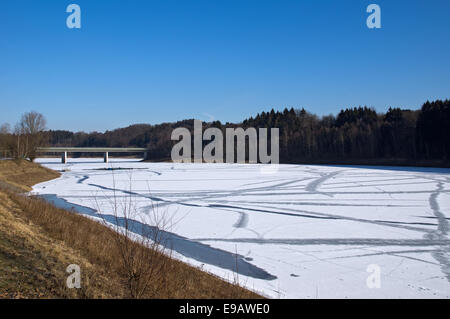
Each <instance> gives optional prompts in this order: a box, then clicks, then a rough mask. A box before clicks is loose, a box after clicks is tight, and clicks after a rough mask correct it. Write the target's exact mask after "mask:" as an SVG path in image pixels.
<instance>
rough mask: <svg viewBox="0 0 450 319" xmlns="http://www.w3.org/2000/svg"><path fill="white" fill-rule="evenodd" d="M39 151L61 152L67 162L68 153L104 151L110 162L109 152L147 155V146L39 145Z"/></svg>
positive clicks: (106, 158)
mask: <svg viewBox="0 0 450 319" xmlns="http://www.w3.org/2000/svg"><path fill="white" fill-rule="evenodd" d="M36 152H37V153H61V163H63V164H66V163H67V153H104V155H103V161H104V162H105V163H108V160H109V153H143V154H144V159H145V158H146V157H147V149H146V148H138V147H135V148H133V147H38V148H36Z"/></svg>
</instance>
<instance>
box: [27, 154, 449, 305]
mask: <svg viewBox="0 0 450 319" xmlns="http://www.w3.org/2000/svg"><path fill="white" fill-rule="evenodd" d="M37 162H38V163H41V164H42V165H44V166H46V167H49V168H51V169H54V170H58V171H62V170H64V172H63V174H62V176H61V177H60V178H58V179H56V180H53V181H49V182H45V183H41V184H38V185H36V186H35V187H34V192H37V193H39V194H40V195H45V196H47V198H50V199H52V198H53V199H54V200H56V199H57V197H58V198H59V199H63V200H65V201H67V202H69V203H72V204H74V205H79V207H78V206H76V207H78V209H79V210H80V211H81V212H82V213H84V214H86V215H88V216H93V217H95V215H96V214H98V213H101V214H103V215H104V216H111V214H112V206H111V198H113V197H114V193H115V196H116V199H118V200H119V201H120V199H121V198H126V197H127V196H130V195H131V196H132V197H133V200H134V201H135V203H136V208H137V210H138V211H139V214H138V215H137V216H136V222H137V223H141V222H144V223H145V222H147V221H148V218H147V217H148V216H150V215H152V213H153V212H154V210H156V211H157V212H158V214H160V215H164V216H165V217H166V218H167V220H169V221H172V223H171V224H170V227H169V229H167V235H168V236H169V238H170V240H171V242H172V246H173V250H174V256H175V257H176V258H179V259H181V260H184V261H186V262H188V263H190V264H193V265H195V266H202V267H203V269H205V270H207V271H209V272H211V273H214V274H216V275H218V276H221V277H223V278H225V279H228V280H230V281H231V280H232V279H233V278H234V277H233V276H234V275H233V272H234V271H236V264H237V266H238V267H237V272H238V273H239V280H240V282H241V283H243V284H245V286H247V287H248V288H250V289H253V290H256V291H260V292H262V293H263V294H265V295H266V296H269V297H275V298H279V297H280V298H346V297H348V298H449V297H450V240H449V237H448V236H449V232H450V227H449V222H450V170H449V169H434V168H429V169H427V168H400V167H362V166H361V167H355V166H353V167H349V166H312V165H311V166H309V165H280V166H279V167H278V170H273V169H271V168H270V167H268V166H264V165H241V164H181V163H176V164H173V163H141V162H139V161H137V160H130V159H111V162H110V163H107V164H105V163H103V161H102V159H74V158H72V159H69V163H68V164H61V163H60V159H48V158H45V159H38V160H37ZM111 168H114V169H115V170H110V169H111ZM114 190H115V192H114ZM56 196H57V197H56ZM61 202H62V201H61ZM98 208H100V210H99V211H97V212H96V210H97V209H98ZM236 253H237V255H238V256H237V258H236ZM378 274H379V276H378ZM368 281H369V284H368Z"/></svg>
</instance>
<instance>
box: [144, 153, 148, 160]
mask: <svg viewBox="0 0 450 319" xmlns="http://www.w3.org/2000/svg"><path fill="white" fill-rule="evenodd" d="M147 155H148V154H147V152H144V160H146V159H147Z"/></svg>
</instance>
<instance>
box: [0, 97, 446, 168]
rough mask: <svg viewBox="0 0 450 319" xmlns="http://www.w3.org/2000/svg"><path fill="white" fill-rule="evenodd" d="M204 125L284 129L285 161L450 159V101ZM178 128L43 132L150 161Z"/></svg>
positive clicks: (1, 137)
mask: <svg viewBox="0 0 450 319" xmlns="http://www.w3.org/2000/svg"><path fill="white" fill-rule="evenodd" d="M203 125H204V129H206V128H208V127H217V128H220V129H222V130H223V131H224V130H225V129H226V128H227V127H243V128H244V129H245V128H247V127H255V128H261V127H266V128H273V127H278V128H279V129H280V131H279V134H280V162H281V163H336V164H339V163H343V164H345V163H352V164H380V165H390V164H398V165H402V164H407V165H416V164H417V165H428V164H430V165H432V166H435V165H439V166H448V165H449V163H450V161H449V159H450V139H449V136H450V101H449V100H436V101H433V102H429V101H427V102H426V103H424V104H423V106H422V107H421V109H419V110H408V109H400V108H389V110H388V111H387V112H386V113H377V112H376V111H375V110H374V109H373V108H369V107H366V106H364V107H355V108H346V109H343V110H341V111H340V112H339V113H338V114H337V115H327V116H322V117H319V116H317V115H315V114H312V113H310V112H308V111H307V110H305V109H303V108H301V109H294V108H290V109H288V108H285V109H284V110H283V111H274V110H273V109H272V110H271V111H269V112H262V113H260V114H257V115H256V116H255V117H251V118H248V119H245V120H244V121H243V122H241V123H221V122H219V121H214V122H210V123H204V124H203ZM177 127H185V128H188V129H189V130H191V131H192V130H193V119H191V120H184V121H179V122H174V123H162V124H157V125H150V124H136V125H131V126H129V127H125V128H119V129H115V130H112V131H106V132H104V133H100V132H91V133H85V132H70V131H61V130H46V131H43V132H42V134H43V135H45V138H44V139H43V140H45V141H46V142H45V144H47V145H49V146H79V147H82V146H84V147H100V146H101V147H147V148H148V149H149V152H148V154H149V158H148V160H155V161H156V160H169V159H170V153H171V149H172V146H173V145H174V144H175V143H176V141H171V138H170V137H171V132H172V130H173V129H175V128H177ZM16 135H18V133H15V132H8V131H7V130H5V129H3V130H0V149H10V150H11V151H12V152H13V149H14V144H15V143H14V141H15V136H16ZM8 137H9V139H8ZM8 140H9V141H10V142H9V144H8ZM2 141H3V142H2ZM11 141H13V142H11ZM2 143H3V145H2ZM205 143H206V142H205Z"/></svg>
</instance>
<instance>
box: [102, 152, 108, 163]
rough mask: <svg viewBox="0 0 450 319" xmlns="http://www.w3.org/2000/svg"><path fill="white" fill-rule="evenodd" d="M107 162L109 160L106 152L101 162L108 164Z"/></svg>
mask: <svg viewBox="0 0 450 319" xmlns="http://www.w3.org/2000/svg"><path fill="white" fill-rule="evenodd" d="M108 160H109V156H108V152H105V156H103V162H105V163H108Z"/></svg>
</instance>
